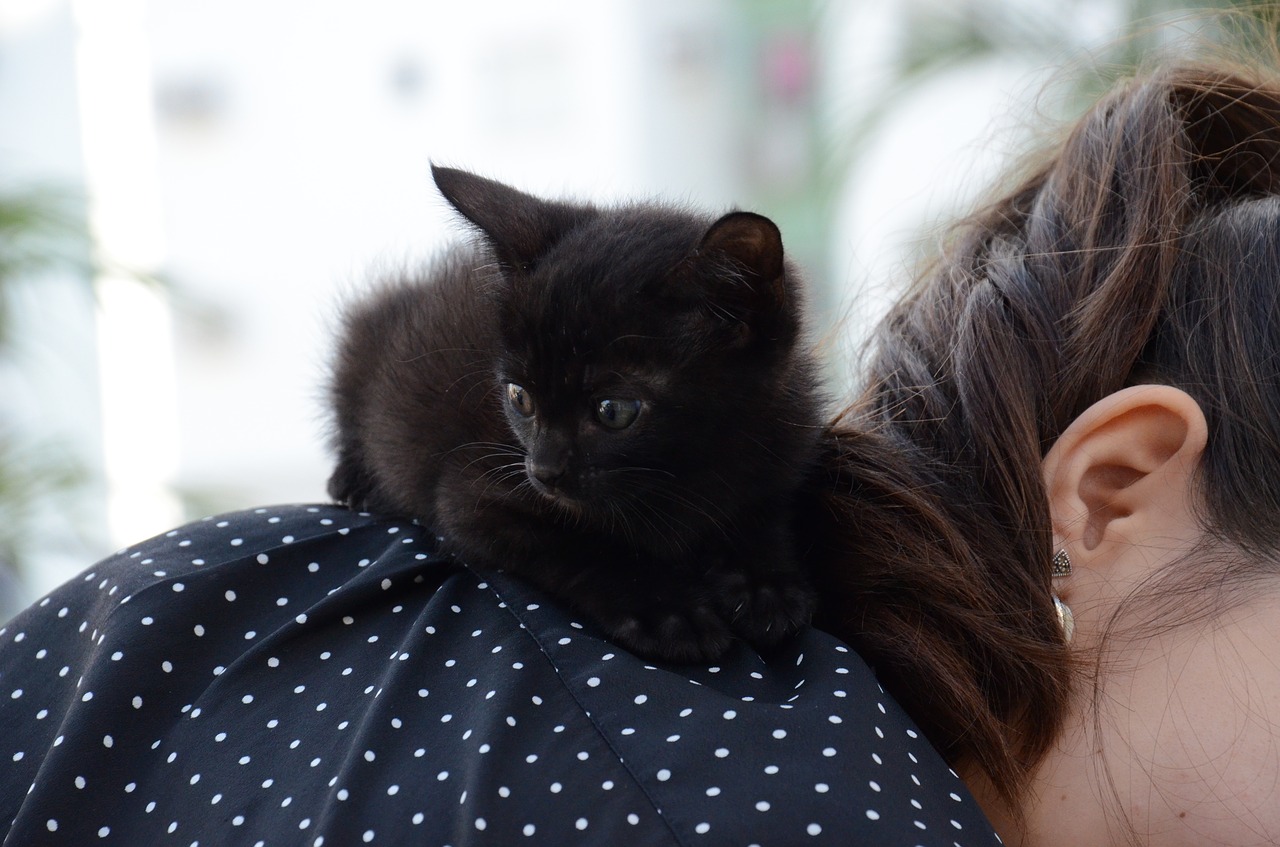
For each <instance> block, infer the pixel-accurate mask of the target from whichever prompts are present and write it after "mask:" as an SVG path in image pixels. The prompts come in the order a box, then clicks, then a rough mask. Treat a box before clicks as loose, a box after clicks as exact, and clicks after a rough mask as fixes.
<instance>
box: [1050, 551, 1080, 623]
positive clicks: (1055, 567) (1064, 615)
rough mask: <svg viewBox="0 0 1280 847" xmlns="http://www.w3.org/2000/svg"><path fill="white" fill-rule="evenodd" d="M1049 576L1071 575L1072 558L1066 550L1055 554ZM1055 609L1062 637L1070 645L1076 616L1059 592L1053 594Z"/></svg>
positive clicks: (1055, 577) (1056, 577)
mask: <svg viewBox="0 0 1280 847" xmlns="http://www.w3.org/2000/svg"><path fill="white" fill-rule="evenodd" d="M1049 574H1050V576H1052V577H1053V578H1054V579H1058V578H1060V577H1064V576H1070V575H1071V557H1070V556H1068V555H1067V551H1066V549H1065V548H1064V549H1062V550H1059V551H1058V552H1057V553H1054V554H1053V560H1052V561H1051V562H1050V563H1049ZM1053 608H1054V611H1056V612H1057V613H1058V626H1059V627H1061V628H1062V637H1063V639H1064V640H1065V641H1066V642H1067V643H1068V644H1070V643H1071V636H1073V635H1075V633H1076V616H1075V615H1074V614H1072V612H1071V607H1070V606H1068V605H1067V604H1066V603H1063V602H1062V600H1061V598H1059V597H1058V594H1057V592H1054V594H1053Z"/></svg>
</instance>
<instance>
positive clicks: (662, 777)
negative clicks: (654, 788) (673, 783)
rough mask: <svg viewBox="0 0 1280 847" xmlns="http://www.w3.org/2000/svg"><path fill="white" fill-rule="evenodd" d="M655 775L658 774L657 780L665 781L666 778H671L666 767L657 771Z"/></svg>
mask: <svg viewBox="0 0 1280 847" xmlns="http://www.w3.org/2000/svg"><path fill="white" fill-rule="evenodd" d="M657 776H658V781H659V782H666V781H667V780H669V779H671V771H669V770H667V769H666V768H663V769H662V770H660V771H658V774H657Z"/></svg>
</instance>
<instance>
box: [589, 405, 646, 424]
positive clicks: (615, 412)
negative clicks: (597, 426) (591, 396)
mask: <svg viewBox="0 0 1280 847" xmlns="http://www.w3.org/2000/svg"><path fill="white" fill-rule="evenodd" d="M639 414H640V401H639V400H616V399H609V400H601V401H600V402H599V403H596V420H598V421H600V423H601V424H603V425H604V426H605V427H607V428H609V429H626V428H627V427H629V426H631V424H632V423H634V422H635V419H636V416H637V415H639Z"/></svg>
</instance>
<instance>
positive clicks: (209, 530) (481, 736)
mask: <svg viewBox="0 0 1280 847" xmlns="http://www.w3.org/2000/svg"><path fill="white" fill-rule="evenodd" d="M435 544H436V539H435V538H433V537H432V535H431V533H430V532H428V531H426V530H425V529H424V528H423V527H420V526H417V525H415V524H412V523H404V522H398V521H395V520H392V519H387V518H383V517H373V516H367V515H357V514H354V513H351V512H348V511H345V510H342V509H339V508H335V507H330V506H311V507H306V506H288V507H277V508H269V509H257V510H254V511H252V512H243V513H238V514H234V515H226V516H222V517H219V518H209V519H206V520H204V521H201V522H197V523H194V524H191V525H189V526H185V527H183V528H181V529H177V530H174V531H173V532H170V533H167V534H166V535H164V536H162V537H158V538H155V539H152V540H150V541H147V542H145V543H143V544H140V545H138V546H136V547H133V548H130V549H127V550H124V551H121V552H120V553H118V554H116V555H115V556H113V557H112V558H109V559H107V560H106V561H104V562H102V563H100V564H99V565H98V566H96V567H94V568H92V569H91V570H90V571H88V572H86V573H85V574H84V575H83V576H81V577H79V578H77V579H74V580H72V581H71V582H70V583H68V584H67V585H65V586H63V587H62V588H60V589H58V590H57V591H55V592H54V593H53V594H52V595H50V596H49V597H46V598H45V599H43V600H41V601H40V602H38V603H37V604H36V605H35V606H33V607H31V608H30V609H28V610H27V611H25V612H24V613H22V614H21V615H19V616H18V617H17V618H16V619H14V620H13V621H11V622H10V623H9V624H8V625H7V626H5V627H4V628H2V629H0V728H3V729H2V730H0V834H4V833H7V835H6V837H5V838H4V840H3V843H4V844H5V845H24V847H25V845H63V844H66V845H86V844H121V845H152V844H174V845H184V846H185V845H222V844H236V845H239V844H244V845H263V847H271V846H272V845H309V846H310V847H320V845H329V847H338V845H361V844H422V845H453V847H460V845H481V844H483V845H513V844H548V845H571V844H599V845H689V846H690V847H692V845H702V844H707V845H713V844H714V845H721V844H724V845H729V844H734V845H748V844H758V845H762V847H767V845H792V844H812V845H824V844H860V845H917V844H919V845H944V846H945V847H953V845H963V847H973V845H991V844H996V843H998V839H997V838H996V837H995V835H994V833H993V832H992V830H991V829H990V827H989V826H988V824H987V823H986V822H985V820H984V819H983V817H982V815H981V813H980V812H979V810H978V808H977V806H976V805H975V804H974V802H973V800H972V798H971V797H970V796H969V795H968V793H967V792H966V791H965V789H964V787H963V785H962V783H961V782H960V781H959V780H958V779H957V778H956V776H955V775H954V774H953V773H951V772H950V771H949V770H948V768H947V767H946V766H945V764H943V762H942V761H941V760H940V759H939V758H938V756H937V754H936V753H935V752H934V751H933V749H932V748H931V747H930V746H929V744H928V742H927V741H926V740H925V739H924V738H923V737H922V736H921V735H920V734H919V733H918V732H917V731H916V730H915V729H914V728H913V726H912V724H911V722H910V721H909V720H908V719H907V718H906V716H905V715H904V714H903V713H902V712H901V710H900V709H899V708H898V707H897V706H896V705H895V704H894V703H893V702H892V701H891V700H890V699H889V698H888V697H887V696H886V695H885V694H884V693H883V692H882V691H881V690H880V688H879V687H878V686H877V684H876V682H875V679H874V677H873V676H872V674H871V673H870V671H869V670H868V668H867V667H866V665H865V664H864V663H863V662H862V661H861V660H860V658H859V657H858V656H857V655H856V654H855V653H853V652H852V651H850V650H849V649H848V648H846V647H845V646H843V645H842V644H840V643H838V642H837V641H835V640H834V639H833V638H831V637H830V636H828V635H825V634H823V633H821V632H817V631H812V630H810V631H806V632H804V633H802V634H801V635H800V636H798V637H797V638H795V639H793V640H792V641H790V642H788V643H787V644H785V645H784V646H782V647H780V648H778V649H776V650H773V651H771V652H769V653H768V654H767V655H761V654H759V653H756V652H754V651H752V650H751V649H749V648H747V647H746V646H744V645H739V646H737V647H735V648H734V650H733V651H732V652H731V653H730V655H729V656H728V657H727V659H726V660H725V661H724V662H722V663H721V664H720V665H719V666H716V667H655V666H653V665H650V664H647V663H645V662H644V661H642V660H639V659H637V658H635V657H633V656H631V655H629V654H627V653H624V652H623V651H621V650H620V649H618V648H617V647H615V646H614V645H612V644H610V643H609V642H607V641H605V640H603V639H602V638H601V637H600V636H599V635H598V634H596V633H595V632H593V631H592V628H591V627H590V626H584V625H582V624H580V623H578V622H577V621H575V620H574V618H573V617H572V616H571V615H568V614H566V613H565V612H564V611H563V610H562V609H561V608H559V607H557V606H555V605H553V604H552V603H549V602H547V601H546V600H545V598H543V597H542V596H540V595H539V594H537V593H536V592H534V591H533V590H532V589H530V588H529V587H527V586H526V585H524V584H523V583H520V582H518V581H516V580H514V579H511V578H509V577H505V576H503V575H501V574H499V575H488V576H481V575H477V574H475V573H473V572H471V571H469V570H468V569H466V568H465V567H462V566H461V565H459V564H458V563H456V562H454V561H452V560H450V559H448V558H446V557H442V556H438V555H437V554H436V553H435V552H434V548H435Z"/></svg>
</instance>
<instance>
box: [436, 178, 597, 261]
mask: <svg viewBox="0 0 1280 847" xmlns="http://www.w3.org/2000/svg"><path fill="white" fill-rule="evenodd" d="M431 175H432V177H433V178H434V179H435V182H436V187H437V188H439V189H440V193H441V194H442V195H444V199H446V200H448V201H449V203H450V205H452V206H453V208H455V209H457V210H458V212H460V213H461V214H462V216H463V217H465V218H466V219H467V220H469V221H470V222H471V223H473V224H475V226H476V227H477V228H478V229H479V230H480V231H481V232H482V233H483V234H484V235H485V237H486V238H488V240H489V243H490V244H491V245H492V246H493V249H494V251H495V252H496V253H497V254H498V260H499V261H501V262H503V263H504V264H506V265H508V266H509V267H513V268H519V269H527V268H529V267H530V266H532V265H533V264H535V263H536V262H537V261H538V259H539V258H540V257H541V256H542V255H543V254H544V253H546V252H547V250H548V249H550V248H551V246H552V245H553V244H555V243H556V242H557V241H559V240H560V239H561V238H563V237H564V236H565V234H566V233H568V232H569V231H570V230H572V229H573V228H575V227H576V226H578V225H579V224H580V223H582V222H583V221H585V220H586V219H587V218H589V217H590V216H592V215H593V214H594V213H595V212H594V209H592V208H591V207H590V206H573V205H570V204H568V203H557V202H553V201H550V200H543V199H541V198H538V197H534V196H533V195H531V194H525V193H524V192H523V191H519V190H517V189H515V188H512V187H511V186H509V185H505V184H503V183H501V182H498V181H496V180H492V179H486V178H485V177H482V176H477V175H476V174H473V173H469V172H467V171H462V170H458V169H456V168H445V167H441V166H439V165H435V164H433V165H432V166H431Z"/></svg>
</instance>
